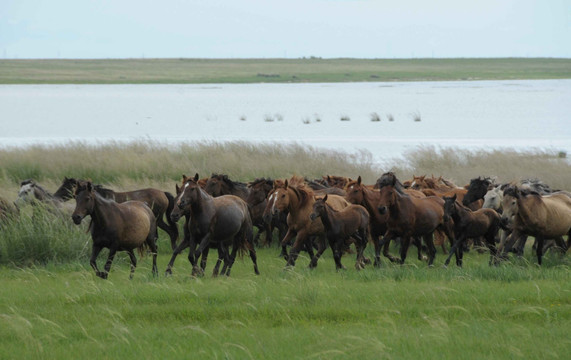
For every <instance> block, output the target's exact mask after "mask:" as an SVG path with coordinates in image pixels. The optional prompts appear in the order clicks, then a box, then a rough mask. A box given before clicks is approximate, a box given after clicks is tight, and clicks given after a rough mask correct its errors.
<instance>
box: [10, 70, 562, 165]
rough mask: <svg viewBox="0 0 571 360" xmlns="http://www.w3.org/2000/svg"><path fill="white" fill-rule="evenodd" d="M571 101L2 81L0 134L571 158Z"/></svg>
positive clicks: (341, 86) (429, 92)
mask: <svg viewBox="0 0 571 360" xmlns="http://www.w3.org/2000/svg"><path fill="white" fill-rule="evenodd" d="M570 98H571V81H570V80H539V81H537V80H536V81H533V80H526V81H471V82H416V83H415V82H407V83H335V84H247V85H233V84H216V85H205V84H198V85H4V86H0V109H2V117H1V120H0V139H1V141H2V142H1V143H2V144H3V145H4V146H25V145H30V144H37V143H41V144H53V143H66V142H69V141H70V140H74V141H86V142H105V141H109V140H115V141H131V140H136V139H142V138H144V139H153V140H156V141H158V142H161V143H172V142H181V141H252V142H276V141H279V142H283V141H289V142H298V143H302V144H308V145H312V146H316V147H324V148H331V149H338V150H343V151H348V152H356V151H358V150H362V149H366V150H368V151H370V152H371V153H372V155H373V157H374V159H375V160H376V161H379V162H381V161H383V160H384V159H390V158H394V157H398V156H400V155H401V154H402V153H403V151H406V150H409V149H414V148H415V147H416V146H418V145H434V146H455V147H459V148H465V149H497V148H502V147H510V148H515V149H519V150H529V149H531V148H540V149H550V150H556V151H560V150H562V151H567V153H571V126H569V124H570V123H571V121H570V119H569V114H571V111H570V110H571V102H569V99H570ZM374 114H376V115H377V116H378V117H379V118H380V121H371V119H373V118H375V117H376V116H374ZM416 116H419V117H420V121H414V118H415V117H416ZM342 117H346V119H345V120H346V121H341V118H342ZM347 118H348V119H347ZM390 118H392V119H394V121H389V119H390Z"/></svg>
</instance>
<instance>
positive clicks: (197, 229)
mask: <svg viewBox="0 0 571 360" xmlns="http://www.w3.org/2000/svg"><path fill="white" fill-rule="evenodd" d="M198 179H199V177H198V174H196V176H195V177H194V178H193V179H189V180H187V181H186V183H185V184H184V187H183V189H182V193H181V195H180V197H179V199H178V201H177V203H176V208H175V209H174V210H173V212H172V214H171V217H172V219H173V221H176V220H178V219H179V218H180V213H182V212H184V211H189V212H190V224H189V229H190V235H191V236H190V249H191V251H190V253H189V255H188V259H189V261H190V263H191V264H192V269H193V270H192V271H193V274H197V273H200V269H199V268H198V267H197V266H196V259H197V258H198V256H199V255H200V254H201V253H202V252H203V250H205V249H206V248H207V247H208V246H211V245H214V246H216V247H217V248H218V255H219V259H224V267H223V268H222V274H225V275H227V276H229V275H230V270H231V269H232V265H233V263H234V260H235V258H236V253H237V251H238V249H243V250H248V251H249V253H250V258H251V259H252V262H253V264H254V272H255V273H256V274H259V273H260V272H259V271H258V264H257V259H256V251H255V250H254V246H253V243H252V241H253V232H252V220H251V218H250V212H249V210H248V205H247V204H246V202H245V201H244V200H242V199H240V198H239V197H237V196H234V195H223V196H219V197H216V198H215V197H212V196H211V195H209V194H208V193H207V192H206V191H204V190H203V189H202V188H201V187H200V186H199V185H198V183H197V182H198ZM196 244H199V246H198V249H197V250H196V251H194V252H193V251H192V249H194V248H195V247H196ZM229 246H232V253H231V254H228V252H229V251H228V248H229ZM218 265H219V263H217V266H216V267H215V268H214V272H213V275H215V276H216V275H217V274H218Z"/></svg>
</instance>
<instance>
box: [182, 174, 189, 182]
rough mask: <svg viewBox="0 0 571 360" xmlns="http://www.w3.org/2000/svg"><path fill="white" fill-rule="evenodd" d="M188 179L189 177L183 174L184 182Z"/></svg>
mask: <svg viewBox="0 0 571 360" xmlns="http://www.w3.org/2000/svg"><path fill="white" fill-rule="evenodd" d="M186 180H188V177H187V176H186V175H184V174H182V182H183V183H185V182H186Z"/></svg>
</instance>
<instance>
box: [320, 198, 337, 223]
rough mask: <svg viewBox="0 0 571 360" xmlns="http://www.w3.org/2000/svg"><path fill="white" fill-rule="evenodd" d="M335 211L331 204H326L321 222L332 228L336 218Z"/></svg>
mask: <svg viewBox="0 0 571 360" xmlns="http://www.w3.org/2000/svg"><path fill="white" fill-rule="evenodd" d="M335 218H336V217H335V212H334V211H333V208H332V207H331V205H329V204H327V203H326V204H325V211H323V213H322V214H321V222H322V223H323V226H325V228H326V229H331V226H332V222H333V221H334V220H335Z"/></svg>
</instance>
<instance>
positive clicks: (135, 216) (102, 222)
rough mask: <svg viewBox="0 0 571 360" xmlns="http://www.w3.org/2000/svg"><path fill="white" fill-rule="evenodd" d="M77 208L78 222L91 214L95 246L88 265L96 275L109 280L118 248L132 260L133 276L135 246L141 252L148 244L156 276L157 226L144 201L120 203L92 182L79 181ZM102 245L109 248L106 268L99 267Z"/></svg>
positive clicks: (135, 260) (75, 214)
mask: <svg viewBox="0 0 571 360" xmlns="http://www.w3.org/2000/svg"><path fill="white" fill-rule="evenodd" d="M75 202H76V205H75V210H74V211H73V214H72V216H71V217H72V219H73V222H74V223H75V224H76V225H79V224H81V221H82V220H83V218H85V217H86V216H88V215H89V216H91V224H90V226H89V229H90V231H91V238H92V239H93V248H92V252H91V259H90V261H89V264H90V265H91V267H92V268H93V270H95V274H96V275H97V276H99V277H100V278H102V279H107V275H108V274H109V270H111V263H112V262H113V258H114V257H115V253H116V252H117V251H126V252H127V253H128V254H129V258H130V259H131V274H130V276H129V277H130V278H132V277H133V274H134V273H135V268H136V267H137V259H136V258H135V254H134V253H133V250H134V249H137V248H138V249H139V250H140V251H141V254H142V251H143V249H144V248H145V247H148V248H149V249H150V250H151V253H152V254H153V275H157V244H156V240H157V225H156V220H155V215H154V214H153V211H152V210H151V209H150V208H149V207H148V206H147V205H146V204H145V203H143V202H140V201H126V202H124V203H121V204H119V203H117V202H115V201H113V200H107V199H105V198H103V197H102V196H101V195H99V194H98V193H97V192H96V191H95V190H94V186H93V184H92V183H91V182H89V181H88V182H85V183H80V184H79V185H78V187H77V190H76V193H75ZM103 248H108V249H109V256H108V258H107V262H106V263H105V267H104V270H105V271H99V268H98V267H97V256H98V255H99V253H100V252H101V250H102V249H103Z"/></svg>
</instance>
